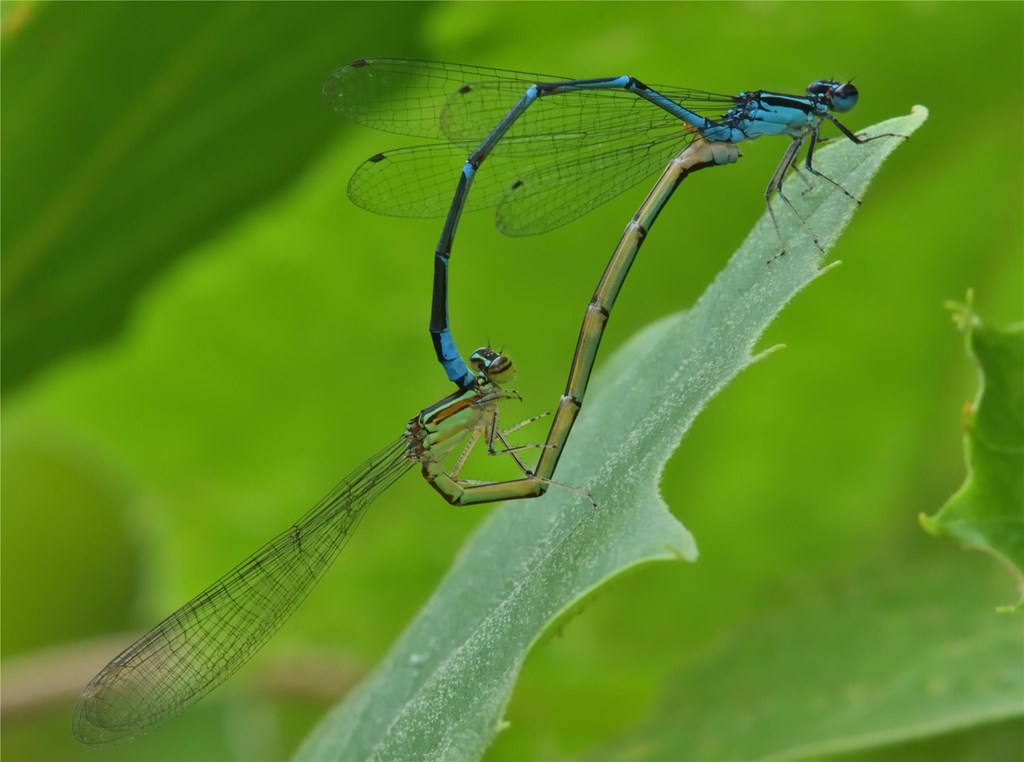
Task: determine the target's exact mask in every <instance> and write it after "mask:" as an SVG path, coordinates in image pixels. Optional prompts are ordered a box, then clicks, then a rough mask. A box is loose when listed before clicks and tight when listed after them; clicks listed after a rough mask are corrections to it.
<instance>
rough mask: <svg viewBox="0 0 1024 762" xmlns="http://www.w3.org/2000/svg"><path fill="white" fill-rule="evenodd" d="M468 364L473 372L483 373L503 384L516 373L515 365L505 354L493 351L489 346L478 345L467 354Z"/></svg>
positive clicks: (491, 379)
mask: <svg viewBox="0 0 1024 762" xmlns="http://www.w3.org/2000/svg"><path fill="white" fill-rule="evenodd" d="M469 365H470V367H471V368H472V369H473V371H474V372H476V373H478V374H483V375H485V376H487V378H488V379H489V380H490V381H492V382H494V383H496V384H504V383H506V382H508V381H511V380H512V379H513V378H514V377H515V375H516V368H515V365H514V364H513V363H512V359H511V358H510V357H508V356H507V355H503V354H500V353H498V352H495V351H494V350H493V349H491V348H490V347H480V348H479V349H477V350H476V351H474V352H473V354H471V355H470V356H469Z"/></svg>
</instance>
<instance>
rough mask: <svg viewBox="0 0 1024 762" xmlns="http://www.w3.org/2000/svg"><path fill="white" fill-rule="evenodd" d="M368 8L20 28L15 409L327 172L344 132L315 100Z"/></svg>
mask: <svg viewBox="0 0 1024 762" xmlns="http://www.w3.org/2000/svg"><path fill="white" fill-rule="evenodd" d="M372 7H373V6H372V5H353V4H349V3H338V4H325V5H319V4H302V3H299V4H295V5H276V4H267V5H254V4H251V3H213V4H198V5H194V4H177V3H139V4H135V3H111V4H100V5H79V4H74V3H67V4H63V3H58V4H52V5H45V4H27V5H22V6H19V8H18V10H19V12H18V13H17V14H15V13H13V12H12V14H11V15H12V16H13V17H14V19H13V20H14V21H16V22H17V23H11V24H9V25H8V26H6V27H5V38H4V46H3V58H2V69H0V71H2V78H3V81H2V107H3V112H4V130H3V134H2V141H3V145H2V151H3V156H4V161H3V166H2V172H3V177H2V181H3V186H4V188H5V190H6V191H7V192H5V193H4V194H3V197H2V199H0V203H2V215H3V220H4V224H3V227H2V230H0V236H2V239H0V251H2V264H3V274H4V277H3V284H2V296H3V305H4V320H3V327H2V340H3V356H4V363H3V384H4V390H5V392H6V393H8V394H9V393H10V392H11V391H12V390H13V389H15V388H16V387H17V386H18V385H20V384H22V383H24V382H25V381H27V380H28V379H29V378H30V377H31V375H32V374H33V373H35V372H37V371H39V370H40V369H42V368H43V367H45V366H46V365H47V364H48V363H50V362H52V361H54V360H56V359H57V358H59V357H60V356H62V355H63V354H65V353H67V352H69V351H71V350H74V349H79V348H82V347H83V346H87V345H90V344H93V343H96V342H97V341H100V340H103V339H105V338H108V337H109V336H110V335H111V334H113V333H115V332H116V331H117V330H118V329H119V328H120V326H121V324H122V321H123V320H124V319H125V315H126V314H127V313H128V311H129V310H130V309H131V308H132V305H133V304H134V302H135V300H136V299H137V298H138V297H139V295H140V294H141V293H143V292H144V290H145V288H146V286H147V284H148V282H149V281H150V280H151V279H153V278H154V277H156V276H157V275H158V274H159V273H160V272H161V271H162V270H163V269H164V268H166V267H167V266H168V265H169V264H170V263H171V262H172V261H174V259H175V258H176V257H178V256H180V255H182V254H183V253H184V252H186V251H188V250H189V248H190V247H192V246H194V245H195V244H197V243H198V242H201V241H205V240H208V239H210V238H211V237H212V236H214V235H216V233H217V231H218V230H221V229H223V228H224V227H225V226H226V225H228V224H230V223H231V221H232V220H234V219H235V218H236V217H237V215H239V214H240V213H242V212H243V211H244V210H246V209H249V208H251V207H253V206H256V205H258V204H260V203H262V202H263V201H265V200H266V199H268V198H270V197H273V196H275V195H276V194H278V193H279V192H280V191H281V189H282V186H285V185H287V184H288V183H289V182H291V181H292V179H293V178H295V177H296V176H297V175H298V174H299V173H300V172H302V171H303V169H304V168H305V167H306V166H307V165H308V163H309V162H310V161H311V160H313V159H314V158H316V157H317V155H318V154H319V153H320V151H321V149H322V148H323V146H324V145H325V143H327V142H328V141H330V140H331V138H332V136H334V135H336V134H337V133H338V131H339V130H340V129H341V123H340V122H339V121H338V120H336V119H334V118H333V117H332V116H331V115H330V114H329V113H327V109H325V108H324V107H323V104H322V102H321V100H320V88H321V85H322V83H323V81H324V79H325V77H326V76H327V75H328V74H329V73H330V72H331V71H332V69H334V68H335V67H336V66H338V65H339V64H341V63H343V61H342V60H339V57H340V56H341V51H342V50H344V49H345V47H348V46H347V45H345V44H344V40H345V36H346V35H348V36H349V37H353V38H354V37H355V36H356V35H357V34H358V25H356V24H354V23H352V22H353V20H354V19H356V18H357V17H358V18H359V20H360V23H367V22H368V19H367V18H366V14H368V13H369V14H372V13H374V11H372V10H370V9H371V8H372ZM418 8H419V6H409V7H407V9H406V11H405V12H406V13H408V14H412V15H413V16H414V15H415V14H417V13H419V12H420V11H419V10H418ZM243 28H244V30H245V32H244V34H239V33H237V32H236V30H238V29H243ZM408 29H409V30H410V33H411V31H412V26H411V25H410V26H409V27H408ZM339 32H340V34H339ZM270 50H272V51H274V55H268V54H267V52H268V51H270ZM12 189H16V192H11V191H12Z"/></svg>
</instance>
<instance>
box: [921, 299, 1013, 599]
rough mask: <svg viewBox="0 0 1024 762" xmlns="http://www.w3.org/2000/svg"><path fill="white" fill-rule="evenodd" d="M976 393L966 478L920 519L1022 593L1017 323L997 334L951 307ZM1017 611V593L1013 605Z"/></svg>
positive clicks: (967, 423) (967, 419)
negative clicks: (997, 569)
mask: <svg viewBox="0 0 1024 762" xmlns="http://www.w3.org/2000/svg"><path fill="white" fill-rule="evenodd" d="M954 317H955V320H956V322H957V324H958V325H959V326H960V329H961V330H962V331H963V332H964V339H965V345H966V349H967V355H968V356H969V357H970V358H971V361H972V362H973V363H974V365H975V367H976V368H977V373H978V394H977V396H976V397H975V399H974V401H973V402H972V403H970V404H968V405H967V406H966V408H965V410H964V430H965V434H964V450H965V451H966V458H967V471H968V473H967V479H966V480H965V481H964V484H963V486H962V487H961V488H960V489H959V490H958V491H957V493H956V494H955V495H953V497H951V498H950V499H949V501H948V502H947V503H946V504H945V505H944V506H942V509H941V510H940V511H939V512H938V513H937V514H935V515H934V516H925V515H922V516H921V524H922V526H924V528H925V529H927V530H928V531H929V532H931V533H932V534H934V535H936V536H937V537H948V538H950V539H952V540H956V541H957V542H959V543H961V544H963V545H965V546H967V547H968V548H974V549H975V550H983V551H986V552H988V553H991V554H992V555H994V556H995V557H996V558H998V559H999V560H1001V561H1002V562H1003V563H1004V564H1006V566H1008V567H1009V569H1010V570H1011V572H1012V573H1013V574H1014V576H1015V577H1016V579H1017V585H1018V588H1019V589H1020V591H1021V593H1022V596H1024V325H1020V324H1018V325H1016V326H1013V327H1012V328H1010V329H1008V330H1005V331H1001V330H998V329H995V328H989V327H988V326H986V325H985V323H984V322H982V320H981V318H979V317H978V316H977V315H976V314H974V311H973V306H972V304H971V297H970V294H968V299H967V304H965V305H956V306H955V313H954ZM1016 609H1017V611H1018V612H1020V613H1024V597H1022V599H1021V600H1020V601H1018V602H1017V604H1016Z"/></svg>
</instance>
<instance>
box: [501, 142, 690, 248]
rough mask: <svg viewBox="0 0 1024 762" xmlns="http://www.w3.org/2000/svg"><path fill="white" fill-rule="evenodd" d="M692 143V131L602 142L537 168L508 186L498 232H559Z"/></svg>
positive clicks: (626, 188)
mask: <svg viewBox="0 0 1024 762" xmlns="http://www.w3.org/2000/svg"><path fill="white" fill-rule="evenodd" d="M692 140H693V134H692V133H689V132H684V131H682V130H680V129H678V128H676V129H674V130H673V131H672V132H671V133H668V134H665V135H663V136H661V137H659V138H656V139H654V140H649V141H647V142H645V143H640V144H632V143H631V142H629V141H620V145H619V147H617V148H616V147H612V146H609V145H608V144H603V145H601V146H600V147H597V148H592V149H590V150H589V151H587V152H584V153H581V154H577V155H576V156H573V157H572V158H571V159H568V160H566V161H559V162H554V163H551V164H549V165H546V166H543V167H537V168H534V169H533V170H531V171H530V172H529V173H527V174H525V175H523V176H521V177H518V178H516V179H515V180H514V181H513V182H512V183H511V184H509V185H507V186H506V187H507V190H506V191H505V193H504V194H503V195H502V197H501V199H500V200H499V202H498V209H497V213H496V219H495V222H496V225H497V227H498V230H500V231H501V232H502V233H504V234H505V235H509V236H524V235H535V234H537V233H546V232H548V231H550V230H554V229H556V228H559V227H561V226H562V225H565V224H567V223H569V222H571V221H573V220H575V219H577V218H578V217H582V216H583V215H585V214H587V213H589V212H591V211H593V210H594V209H596V208H597V207H599V206H601V205H602V204H605V203H607V202H608V201H611V200H612V199H613V198H615V197H616V196H619V195H621V194H622V193H624V192H626V191H627V190H629V189H630V188H632V187H633V186H635V185H636V184H637V183H639V182H641V181H642V180H643V179H644V178H646V177H650V176H651V175H653V174H654V173H656V172H659V171H661V170H662V169H664V167H665V165H666V164H667V163H668V162H669V160H671V159H672V157H673V156H675V155H676V154H678V153H679V152H680V151H681V150H682V149H683V147H684V146H685V145H686V144H687V143H689V142H690V141H692Z"/></svg>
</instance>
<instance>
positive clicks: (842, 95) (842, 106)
mask: <svg viewBox="0 0 1024 762" xmlns="http://www.w3.org/2000/svg"><path fill="white" fill-rule="evenodd" d="M859 97H860V93H859V92H857V88H856V87H855V86H854V84H853V83H852V82H847V83H846V84H845V85H839V86H838V87H836V88H834V89H833V90H832V94H831V95H830V97H829V100H830V101H831V103H832V110H833V111H838V112H840V113H842V112H844V111H849V110H850V109H852V108H853V107H854V106H856V105H857V99H858V98H859Z"/></svg>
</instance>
